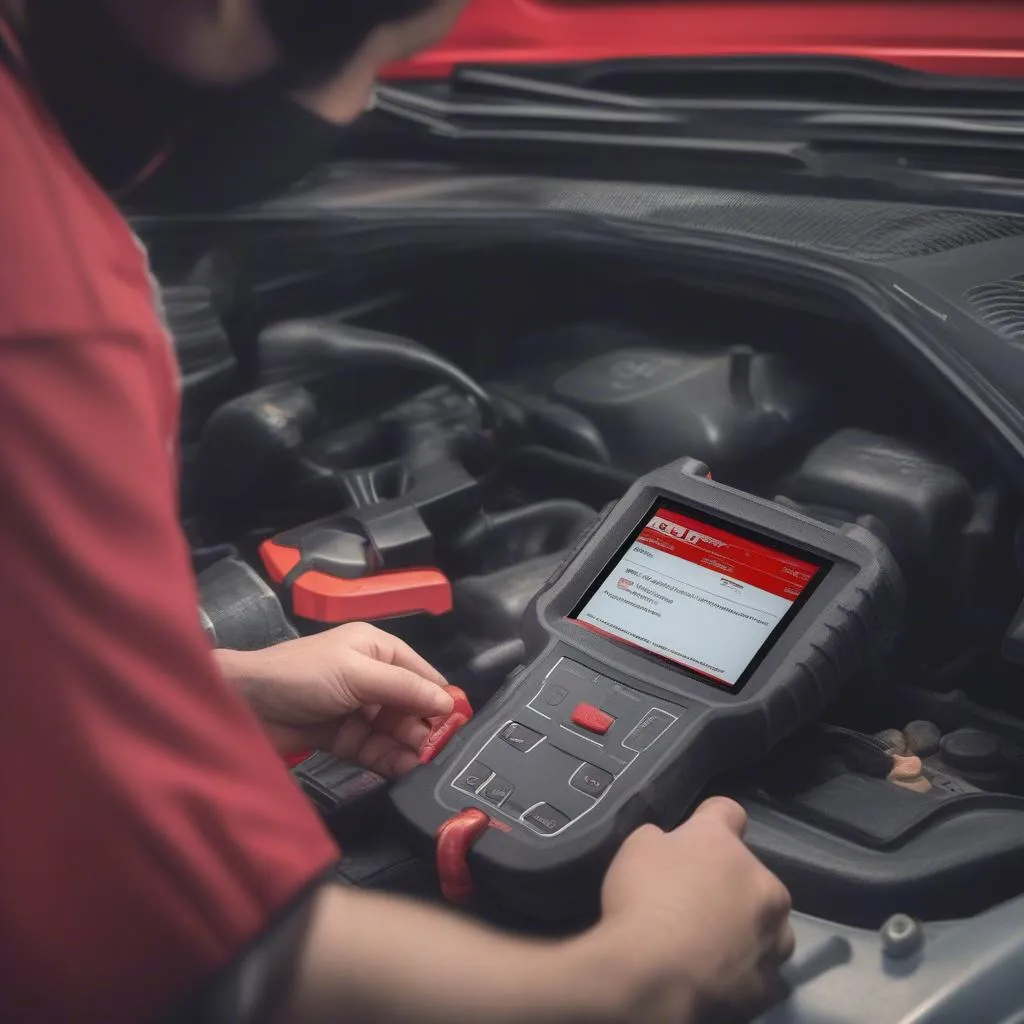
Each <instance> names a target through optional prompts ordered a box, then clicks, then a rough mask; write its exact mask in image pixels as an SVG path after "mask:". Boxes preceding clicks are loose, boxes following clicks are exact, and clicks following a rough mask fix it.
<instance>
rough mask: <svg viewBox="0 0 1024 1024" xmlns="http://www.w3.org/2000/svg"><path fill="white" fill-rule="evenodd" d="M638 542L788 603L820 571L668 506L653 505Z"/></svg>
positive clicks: (794, 598)
mask: <svg viewBox="0 0 1024 1024" xmlns="http://www.w3.org/2000/svg"><path fill="white" fill-rule="evenodd" d="M637 542H638V543H640V544H646V545H647V546H648V547H652V548H656V549H657V550H659V551H664V552H665V553H666V554H670V555H672V556H674V557H675V558H682V559H685V560H686V561H687V562H693V563H695V564H696V565H700V566H703V567H704V568H706V569H710V570H711V571H712V572H717V573H720V574H721V575H723V576H728V577H730V578H732V579H734V580H736V581H737V582H739V583H746V584H749V585H750V586H753V587H757V588H758V589H759V590H764V591H767V592H768V593H770V594H775V595H776V596H778V597H784V598H786V599H787V600H789V601H795V600H796V599H797V598H798V597H799V596H800V595H801V594H802V593H803V592H804V590H805V589H806V587H807V584H808V583H810V582H811V580H813V579H814V577H815V576H816V575H817V574H818V573H819V572H820V571H821V570H820V568H819V567H818V566H816V565H814V564H812V563H811V562H805V561H803V560H802V559H800V558H794V557H793V556H792V555H787V554H783V553H782V552H781V551H776V550H774V549H773V548H770V547H767V546H766V545H764V544H758V543H757V542H756V541H752V540H747V539H746V538H745V537H737V536H736V535H735V534H733V533H729V532H727V531H726V530H721V529H719V528H718V527H715V526H709V525H708V524H707V523H702V522H700V521H699V520H697V519H691V518H689V517H688V516H684V515H682V514H681V513H679V512H674V511H672V510H671V509H667V508H659V509H658V511H657V512H656V513H655V514H654V516H653V517H652V519H651V520H650V522H649V523H648V524H647V525H646V526H645V527H644V528H643V530H642V531H641V532H640V536H639V537H638V538H637Z"/></svg>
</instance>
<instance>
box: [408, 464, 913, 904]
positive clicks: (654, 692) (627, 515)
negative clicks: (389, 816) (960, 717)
mask: <svg viewBox="0 0 1024 1024" xmlns="http://www.w3.org/2000/svg"><path fill="white" fill-rule="evenodd" d="M902 607H903V582H902V577H901V576H900V573H899V570H898V568H897V566H896V564H895V562H894V561H893V559H892V557H891V555H890V554H889V553H888V551H887V550H886V549H885V548H884V547H883V546H882V544H881V543H880V542H879V541H878V540H877V539H876V538H875V537H874V536H872V535H871V534H870V533H868V532H867V531H865V530H863V529H862V528H860V527H858V526H849V527H845V528H843V529H836V528H833V527H830V526H826V525H824V524H822V523H818V522H815V521H814V520H811V519H808V518H806V517H804V516H802V515H800V514H799V513H796V512H793V511H791V510H789V509H786V508H782V507H780V506H778V505H775V504H773V503H771V502H769V501H764V500H762V499H760V498H756V497H753V496H751V495H749V494H744V493H741V492H739V491H736V490H732V489H731V488H729V487H726V486H723V485H722V484H719V483H716V482H714V481H712V480H711V479H710V478H709V475H708V470H707V467H706V466H704V465H703V464H701V463H698V462H696V461H694V460H685V461H683V462H680V463H675V464H673V465H671V466H668V467H666V468H664V469H661V470H658V471H657V472H655V473H652V474H650V475H649V476H646V477H644V478H642V479H641V480H639V481H638V482H637V483H636V484H634V486H633V487H632V488H631V489H630V491H629V492H628V493H627V494H626V496H625V497H624V498H623V499H622V500H621V501H619V502H618V504H616V505H615V506H613V507H612V508H611V509H610V510H609V511H608V512H607V513H606V514H605V516H604V517H603V519H601V520H600V521H599V522H598V524H597V525H596V526H595V527H594V528H593V529H592V531H591V532H590V533H589V534H588V535H587V536H585V537H584V539H583V541H582V543H581V545H580V546H579V547H578V548H577V549H576V551H575V552H574V553H573V554H572V556H571V557H570V558H569V559H568V560H567V561H566V563H564V564H563V566H562V567H561V568H560V569H559V570H558V572H557V573H556V574H555V575H554V576H553V577H552V579H551V580H549V582H548V584H547V585H546V586H545V588H544V589H543V590H542V591H541V593H540V594H539V595H538V597H537V598H536V599H535V601H534V602H533V604H532V605H531V608H530V610H529V612H528V613H527V615H526V618H525V620H524V624H523V638H524V641H525V645H526V651H527V659H528V660H527V662H526V664H525V665H524V667H522V668H521V669H519V670H518V671H517V672H516V673H514V675H513V676H512V678H511V679H510V680H509V681H508V682H507V683H506V684H505V686H504V687H503V688H502V689H501V690H500V691H499V693H498V694H497V695H496V697H495V698H494V699H493V700H492V701H491V702H490V703H489V704H488V705H487V706H486V707H485V708H484V709H483V711H482V712H481V713H480V714H478V715H477V717H476V718H475V719H473V721H472V722H471V723H470V724H469V725H468V726H466V727H465V728H464V729H462V730H461V731H460V732H459V733H458V734H457V735H456V737H455V739H453V740H452V742H451V743H450V744H449V745H448V746H447V747H446V748H445V749H444V751H443V752H442V753H441V754H440V755H439V756H438V757H437V758H436V759H435V760H434V761H432V762H431V763H430V764H428V765H426V766H424V767H421V768H419V769H417V770H416V771H415V772H413V773H412V774H411V775H410V776H408V777H407V778H406V779H404V780H403V781H402V782H401V783H399V784H398V785H397V786H396V787H395V788H394V790H393V791H392V800H393V803H394V805H395V807H396V809H397V810H398V812H399V814H400V815H401V817H402V818H403V819H404V820H405V822H406V823H407V824H408V825H409V826H411V829H412V832H413V834H414V836H418V837H419V839H420V841H421V842H422V843H423V844H424V845H426V844H427V843H432V842H434V838H435V836H436V835H439V830H441V829H442V826H444V824H445V823H446V822H447V821H449V820H451V819H452V818H453V816H457V815H459V814H460V813H461V812H467V813H471V812H469V809H471V808H472V809H476V813H475V818H476V820H478V821H481V822H484V821H486V825H487V827H486V828H483V829H482V830H480V831H479V832H478V834H476V835H475V836H474V841H473V843H472V846H471V847H470V848H468V850H467V857H466V869H467V870H468V872H469V874H471V876H472V880H473V883H474V884H475V886H476V889H477V891H478V892H479V893H480V895H481V896H484V897H485V898H487V899H491V900H494V901H497V902H499V903H504V904H506V905H509V906H511V907H514V908H516V909H518V910H520V911H522V912H524V913H526V914H528V915H529V916H540V917H547V918H554V919H557V918H569V917H573V916H577V915H579V914H586V913H589V912H590V911H591V910H593V909H595V908H596V905H597V900H598V894H599V890H600V880H601V878H602V876H603V873H604V870H605V868H606V867H607V865H608V862H609V861H610V860H611V858H612V857H613V856H614V854H615V852H616V850H617V849H618V847H619V845H620V844H621V842H622V841H623V840H624V839H625V838H626V836H627V835H628V834H629V833H630V832H631V831H633V830H634V829H635V828H636V827H638V826H639V825H641V824H642V823H644V822H648V821H650V822H654V823H655V824H658V825H660V826H662V827H666V828H667V827H671V826H675V825H676V824H678V823H679V822H680V821H681V820H682V819H683V818H684V817H685V816H686V814H687V812H688V811H689V810H690V809H691V808H692V807H693V805H694V802H695V801H696V800H697V799H698V798H699V796H700V794H701V792H702V790H703V789H704V788H705V787H706V786H707V784H708V783H709V782H710V781H711V780H712V779H713V778H714V777H715V776H716V775H718V774H720V773H722V772H724V771H728V770H731V769H735V768H738V767H741V766H743V765H744V764H747V763H749V762H751V761H754V760H756V759H758V758H760V757H761V756H763V755H764V754H765V753H766V752H767V751H768V750H770V749H771V748H772V747H773V746H775V745H776V744H778V743H779V742H780V741H781V740H783V739H784V738H785V737H786V736H788V735H790V734H791V733H792V732H793V731H794V730H796V729H798V728H799V727H801V726H803V725H805V724H808V723H810V722H813V721H814V720H815V719H816V718H817V717H818V716H819V715H820V714H821V712H822V711H823V709H824V708H825V707H826V705H827V704H828V703H829V702H830V701H831V700H832V699H833V698H834V697H835V696H836V695H837V694H838V693H839V691H840V689H841V688H842V687H843V686H844V685H845V684H847V683H850V682H854V681H856V680H858V679H861V680H862V679H866V678H867V677H868V675H869V673H870V671H871V670H872V669H873V668H874V667H875V666H876V665H877V663H878V661H879V659H880V657H881V656H882V655H884V654H885V652H886V651H887V649H888V648H889V646H890V645H891V642H892V639H893V637H894V634H895V631H896V628H897V626H898V625H899V622H900V618H901V614H902ZM480 812H483V813H480ZM484 815H486V819H485V818H484ZM683 867H684V866H683V865H681V866H680V869H681V870H682V869H683Z"/></svg>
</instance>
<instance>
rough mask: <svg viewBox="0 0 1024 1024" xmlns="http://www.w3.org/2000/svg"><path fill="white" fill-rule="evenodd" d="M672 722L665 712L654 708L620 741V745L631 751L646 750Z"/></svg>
mask: <svg viewBox="0 0 1024 1024" xmlns="http://www.w3.org/2000/svg"><path fill="white" fill-rule="evenodd" d="M672 721H673V719H672V716H671V715H670V714H669V713H668V712H667V711H659V710H658V709H657V708H654V709H653V710H651V711H648V712H647V714H646V715H644V717H643V718H642V719H641V720H640V724H639V725H638V726H637V727H636V728H635V729H634V730H633V731H632V732H631V733H630V734H629V735H628V736H627V737H626V738H625V739H624V740H623V741H622V745H623V746H624V747H627V748H629V749H631V750H639V751H641V752H642V751H644V750H647V748H648V747H650V746H651V744H652V743H654V742H655V741H656V740H658V739H659V738H660V737H661V735H662V733H664V732H665V730H666V729H668V727H669V726H670V725H671V724H672Z"/></svg>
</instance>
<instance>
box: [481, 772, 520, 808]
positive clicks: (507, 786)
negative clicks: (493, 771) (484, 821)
mask: <svg viewBox="0 0 1024 1024" xmlns="http://www.w3.org/2000/svg"><path fill="white" fill-rule="evenodd" d="M514 789H515V786H513V785H512V783H511V782H509V781H508V779H502V778H500V777H499V776H497V775H495V776H494V778H493V779H491V781H490V782H488V783H487V785H486V786H484V788H483V789H481V790H480V796H481V797H483V799H484V800H486V801H487V802H488V803H489V804H494V805H495V807H499V806H501V804H502V802H503V801H505V800H507V799H508V798H509V797H510V796H511V795H512V791H513V790H514Z"/></svg>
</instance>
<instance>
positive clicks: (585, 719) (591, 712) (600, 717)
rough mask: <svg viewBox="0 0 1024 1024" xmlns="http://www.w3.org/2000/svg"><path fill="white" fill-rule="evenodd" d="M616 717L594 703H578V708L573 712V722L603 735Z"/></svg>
mask: <svg viewBox="0 0 1024 1024" xmlns="http://www.w3.org/2000/svg"><path fill="white" fill-rule="evenodd" d="M614 721H615V719H614V718H612V716H611V715H609V714H607V713H605V712H604V711H602V710H601V709H600V708H595V707H594V705H593V704H577V705H576V710H575V711H574V712H573V713H572V724H573V725H578V726H579V727H580V728H581V729H586V730H587V731H588V732H596V733H597V734H598V735H599V736H603V735H604V734H605V733H606V732H607V731H608V730H609V729H610V728H611V727H612V722H614Z"/></svg>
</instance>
